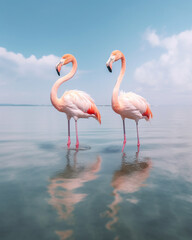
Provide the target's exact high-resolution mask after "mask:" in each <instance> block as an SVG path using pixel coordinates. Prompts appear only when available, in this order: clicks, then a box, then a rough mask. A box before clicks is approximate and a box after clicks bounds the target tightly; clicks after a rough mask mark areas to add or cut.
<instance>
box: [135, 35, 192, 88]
mask: <svg viewBox="0 0 192 240" xmlns="http://www.w3.org/2000/svg"><path fill="white" fill-rule="evenodd" d="M146 40H147V41H148V42H149V44H150V45H151V46H152V47H154V48H157V47H159V48H162V49H164V51H165V52H164V53H161V54H160V55H159V56H158V57H157V58H156V59H152V60H151V61H148V62H146V63H144V64H142V65H141V66H140V67H138V68H137V69H136V71H135V74H134V76H135V79H136V80H137V81H138V82H140V83H141V85H143V87H148V88H153V89H154V90H159V91H160V90H165V91H167V90H171V91H173V92H175V93H184V92H186V93H189V92H191V91H192V30H188V31H184V32H181V33H179V34H177V35H172V36H170V37H162V36H158V35H157V33H156V31H154V30H148V31H147V32H146Z"/></svg>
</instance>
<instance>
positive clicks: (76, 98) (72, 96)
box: [61, 90, 101, 123]
mask: <svg viewBox="0 0 192 240" xmlns="http://www.w3.org/2000/svg"><path fill="white" fill-rule="evenodd" d="M61 103H62V112H65V113H66V115H67V118H68V119H71V118H74V119H75V120H77V119H78V118H89V117H93V118H96V119H97V120H98V121H99V122H100V123H101V116H100V113H99V111H98V109H97V107H96V105H95V103H94V101H93V99H92V98H91V97H90V96H89V95H88V94H87V93H85V92H83V91H78V90H70V91H66V92H65V93H64V94H63V96H62V97H61ZM91 110H92V111H91Z"/></svg>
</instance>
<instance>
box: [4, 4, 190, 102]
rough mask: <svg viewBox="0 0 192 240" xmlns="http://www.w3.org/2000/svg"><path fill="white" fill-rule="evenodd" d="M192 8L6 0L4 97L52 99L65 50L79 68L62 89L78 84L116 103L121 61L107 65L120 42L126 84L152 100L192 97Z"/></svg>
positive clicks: (123, 86)
mask: <svg viewBox="0 0 192 240" xmlns="http://www.w3.org/2000/svg"><path fill="white" fill-rule="evenodd" d="M191 12H192V1H191V0H167V1H162V0H155V1H154V0H124V1H123V0H118V1H115V0H110V1H108V0H97V1H92V0H73V1H69V0H60V1H53V0H44V1H43V0H38V1H37V0H33V1H28V0H18V1H14V0H6V1H1V8H0V104H6V103H8V104H40V105H41V104H51V103H50V92H51V88H52V85H53V84H54V82H55V81H56V80H57V79H58V75H57V73H56V71H55V65H56V64H57V63H58V61H59V59H60V58H61V57H62V56H63V55H64V54H66V53H70V54H73V55H74V56H75V57H76V59H77V63H78V70H77V73H76V75H75V77H74V78H72V79H71V80H70V81H68V82H66V83H64V84H63V85H62V86H61V87H60V89H59V91H58V96H59V97H60V96H61V95H62V94H63V93H64V91H66V90H70V89H78V90H83V91H85V92H87V93H88V94H89V95H90V96H91V97H92V98H93V99H94V100H95V103H96V104H98V105H101V104H111V96H112V91H113V87H114V85H115V82H116V80H117V77H118V74H119V72H120V68H121V64H120V61H119V62H116V63H114V64H113V73H109V72H108V70H107V68H106V61H107V60H108V58H109V56H110V54H111V52H112V51H113V50H116V49H118V50H120V51H122V52H123V54H124V55H125V58H126V73H125V76H124V79H123V82H122V84H121V87H120V90H123V91H125V92H129V91H132V92H135V93H137V94H140V95H142V96H143V97H145V98H146V99H147V101H148V102H149V103H150V104H151V105H191V104H192V14H191ZM70 69H71V64H69V65H67V66H63V68H62V70H61V75H65V74H67V73H68V72H69V71H70Z"/></svg>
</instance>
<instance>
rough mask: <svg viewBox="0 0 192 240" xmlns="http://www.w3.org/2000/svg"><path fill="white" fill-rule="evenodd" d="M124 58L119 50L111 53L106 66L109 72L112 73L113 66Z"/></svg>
mask: <svg viewBox="0 0 192 240" xmlns="http://www.w3.org/2000/svg"><path fill="white" fill-rule="evenodd" d="M122 57H123V53H122V52H121V51H119V50H115V51H113V52H112V53H111V56H110V57H109V59H108V61H107V62H106V66H107V68H108V70H109V72H112V64H113V63H114V62H116V61H118V60H119V59H121V58H122Z"/></svg>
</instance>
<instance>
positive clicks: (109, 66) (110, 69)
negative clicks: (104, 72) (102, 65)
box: [107, 63, 112, 72]
mask: <svg viewBox="0 0 192 240" xmlns="http://www.w3.org/2000/svg"><path fill="white" fill-rule="evenodd" d="M107 68H108V70H109V72H112V63H111V64H110V65H108V66H107Z"/></svg>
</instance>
